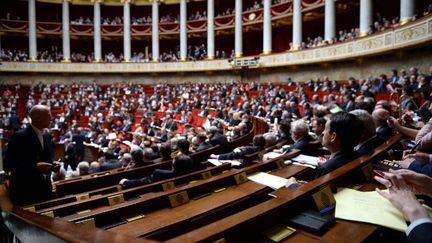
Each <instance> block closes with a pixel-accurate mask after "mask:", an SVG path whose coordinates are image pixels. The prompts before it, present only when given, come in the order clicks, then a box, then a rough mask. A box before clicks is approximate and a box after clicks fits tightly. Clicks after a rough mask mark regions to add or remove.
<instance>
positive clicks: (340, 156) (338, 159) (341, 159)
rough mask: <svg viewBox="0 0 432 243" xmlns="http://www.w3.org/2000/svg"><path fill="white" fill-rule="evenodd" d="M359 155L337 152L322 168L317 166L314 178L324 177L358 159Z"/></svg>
mask: <svg viewBox="0 0 432 243" xmlns="http://www.w3.org/2000/svg"><path fill="white" fill-rule="evenodd" d="M359 156H360V155H359V154H358V153H357V152H337V153H336V154H335V155H334V156H333V158H331V159H329V160H327V162H325V163H324V164H323V165H322V166H318V168H317V171H316V175H315V176H316V177H320V176H322V175H325V174H327V173H329V172H331V171H333V170H336V169H337V168H339V167H341V166H342V165H344V164H346V163H348V162H351V161H352V160H354V159H356V158H358V157H359Z"/></svg>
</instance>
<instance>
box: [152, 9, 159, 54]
mask: <svg viewBox="0 0 432 243" xmlns="http://www.w3.org/2000/svg"><path fill="white" fill-rule="evenodd" d="M152 61H153V62H158V61H159V1H158V0H153V2H152Z"/></svg>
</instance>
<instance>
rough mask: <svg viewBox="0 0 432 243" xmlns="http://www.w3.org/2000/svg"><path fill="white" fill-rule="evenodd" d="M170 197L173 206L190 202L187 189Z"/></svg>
mask: <svg viewBox="0 0 432 243" xmlns="http://www.w3.org/2000/svg"><path fill="white" fill-rule="evenodd" d="M168 199H169V201H170V204H171V207H173V208H175V207H178V206H180V205H183V204H186V203H188V202H189V196H188V194H187V192H186V191H182V192H179V193H176V194H174V195H171V196H168Z"/></svg>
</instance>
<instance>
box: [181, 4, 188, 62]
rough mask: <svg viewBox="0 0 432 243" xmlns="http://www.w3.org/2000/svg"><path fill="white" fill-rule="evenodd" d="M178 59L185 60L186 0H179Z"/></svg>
mask: <svg viewBox="0 0 432 243" xmlns="http://www.w3.org/2000/svg"><path fill="white" fill-rule="evenodd" d="M180 60H181V61H186V60H187V17H186V0H180Z"/></svg>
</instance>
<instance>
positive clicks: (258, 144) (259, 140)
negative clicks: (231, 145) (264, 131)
mask: <svg viewBox="0 0 432 243" xmlns="http://www.w3.org/2000/svg"><path fill="white" fill-rule="evenodd" d="M265 144H266V141H265V139H264V136H263V135H261V134H258V135H255V136H254V138H253V145H252V146H243V147H239V148H236V149H234V151H233V152H229V153H225V154H220V155H215V154H212V155H210V158H213V159H219V160H235V159H244V156H245V155H247V154H252V153H255V152H258V151H260V150H263V149H264V147H265Z"/></svg>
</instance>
